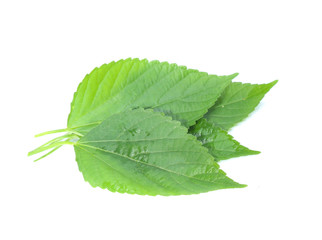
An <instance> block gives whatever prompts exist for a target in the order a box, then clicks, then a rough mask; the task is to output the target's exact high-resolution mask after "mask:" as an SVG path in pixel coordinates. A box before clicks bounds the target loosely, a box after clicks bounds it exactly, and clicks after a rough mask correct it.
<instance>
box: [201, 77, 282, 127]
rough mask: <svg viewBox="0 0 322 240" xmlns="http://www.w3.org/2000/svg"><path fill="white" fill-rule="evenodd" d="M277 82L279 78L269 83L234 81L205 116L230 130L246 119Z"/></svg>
mask: <svg viewBox="0 0 322 240" xmlns="http://www.w3.org/2000/svg"><path fill="white" fill-rule="evenodd" d="M276 83H277V80H276V81H273V82H271V83H268V84H249V83H240V82H233V83H231V84H230V85H229V86H228V87H227V88H226V89H225V91H224V92H223V93H222V94H221V96H220V98H219V99H218V101H217V102H216V104H215V105H214V106H213V107H212V108H210V109H209V111H208V113H207V114H206V115H205V116H204V118H205V119H207V120H208V121H209V122H211V123H214V124H216V125H217V126H219V127H221V128H223V129H225V130H229V129H230V128H231V127H233V126H234V125H236V124H237V123H239V122H240V121H242V120H243V119H245V118H246V117H247V116H248V115H249V114H250V113H251V112H252V111H253V110H254V109H255V107H256V106H257V105H258V104H259V102H260V101H261V100H262V98H263V97H264V96H265V94H266V93H267V92H268V91H269V90H270V89H271V88H272V87H273V86H274V85H275V84H276Z"/></svg>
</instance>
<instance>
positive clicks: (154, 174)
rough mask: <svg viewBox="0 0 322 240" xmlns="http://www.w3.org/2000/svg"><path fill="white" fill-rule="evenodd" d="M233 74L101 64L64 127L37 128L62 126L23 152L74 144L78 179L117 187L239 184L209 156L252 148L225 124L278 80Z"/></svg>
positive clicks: (189, 190) (168, 191)
mask: <svg viewBox="0 0 322 240" xmlns="http://www.w3.org/2000/svg"><path fill="white" fill-rule="evenodd" d="M236 75H237V74H233V75H229V76H217V75H209V74H207V73H203V72H199V71H197V70H192V69H187V68H186V67H182V66H177V65H176V64H169V63H166V62H162V63H160V62H159V61H152V62H149V61H147V60H139V59H126V60H120V61H118V62H111V63H109V64H104V65H102V66H101V67H99V68H95V69H94V70H93V71H92V72H91V73H90V74H88V75H86V77H85V78H84V80H83V81H82V82H81V84H80V85H79V86H78V89H77V92H76V93H75V94H74V98H73V102H72V104H71V112H70V114H69V117H68V124H67V125H68V127H67V128H66V129H59V130H54V131H49V132H45V133H42V134H40V135H38V136H42V135H45V134H50V133H57V132H66V134H64V135H63V136H60V137H57V138H54V139H52V140H50V141H49V142H47V143H46V144H44V145H42V146H40V147H38V148H37V149H35V150H33V151H31V152H30V153H29V155H33V154H37V153H40V152H43V151H47V150H49V152H48V153H47V154H45V155H44V156H43V157H45V156H47V155H49V154H50V153H52V152H54V151H55V150H57V149H58V148H60V147H61V146H62V145H64V144H71V145H74V148H75V152H76V160H77V163H78V166H79V169H80V171H81V172H82V173H83V176H84V178H85V180H86V181H88V182H89V183H90V184H91V185H92V186H94V187H96V186H98V187H101V188H107V189H109V190H111V191H117V192H121V193H124V192H126V193H135V194H141V195H166V196H168V195H180V194H194V193H201V192H207V191H211V190H216V189H222V188H238V187H244V186H245V185H241V184H238V183H236V182H234V181H233V180H231V179H230V178H228V177H227V176H226V174H225V173H224V172H223V171H221V170H220V169H219V166H218V165H217V163H215V161H219V160H224V159H229V158H232V157H238V156H246V155H252V154H258V153H259V152H258V151H253V150H250V149H248V148H246V147H244V146H242V145H241V144H240V143H238V142H237V141H236V140H234V139H233V137H232V136H231V135H229V134H228V132H227V131H228V130H229V129H230V128H231V127H233V126H234V125H235V124H237V123H238V122H240V121H242V120H243V119H245V118H246V117H247V116H248V115H249V114H250V113H251V112H252V111H253V110H254V109H255V107H256V106H257V105H258V104H259V102H260V101H261V99H262V98H263V97H264V95H265V94H266V93H267V92H268V91H269V90H270V89H271V88H272V87H273V86H274V85H275V84H276V82H277V81H274V82H271V83H269V84H261V85H257V84H243V83H238V82H234V83H231V80H232V79H233V78H234V77H235V76H236ZM165 115H166V116H165ZM196 122H197V123H196ZM187 128H189V133H187V131H188V129H187ZM193 135H194V136H193ZM198 140H199V141H198ZM43 157H40V158H39V159H41V158H43Z"/></svg>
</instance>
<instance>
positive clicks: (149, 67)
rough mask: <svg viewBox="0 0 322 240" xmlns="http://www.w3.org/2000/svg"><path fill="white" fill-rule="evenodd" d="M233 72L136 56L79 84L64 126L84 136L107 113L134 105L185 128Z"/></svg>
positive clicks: (97, 70)
mask: <svg viewBox="0 0 322 240" xmlns="http://www.w3.org/2000/svg"><path fill="white" fill-rule="evenodd" d="M236 75H237V74H233V75H230V76H216V75H208V74H207V73H204V72H199V71H197V70H192V69H187V68H186V67H183V66H178V65H176V64H169V63H167V62H162V63H161V62H159V61H151V62H149V61H147V60H139V59H126V60H120V61H118V62H111V63H109V64H104V65H102V66H101V67H99V68H95V69H94V70H93V71H92V72H91V73H90V74H88V75H86V76H85V78H84V80H83V81H82V83H81V84H80V85H79V86H78V89H77V92H76V93H75V94H74V99H73V102H72V104H71V112H70V115H69V118H68V128H70V129H77V131H78V132H79V133H82V134H85V133H87V132H88V131H89V130H90V129H91V128H93V127H94V126H95V125H97V124H99V123H100V122H102V121H103V120H104V119H106V118H107V117H109V116H111V115H113V114H115V113H119V112H121V111H124V110H127V109H133V108H136V107H143V108H152V109H154V110H155V111H159V112H163V113H165V114H166V115H168V116H171V117H172V118H173V119H175V120H178V121H180V122H181V123H182V124H183V125H184V126H186V127H190V126H192V125H193V124H195V122H196V121H197V120H198V119H200V118H201V117H202V116H203V115H204V114H205V113H206V112H207V111H208V109H209V108H210V107H211V106H213V105H214V103H215V101H216V100H217V98H218V97H219V96H220V94H221V93H222V91H223V90H224V89H225V88H226V87H227V86H228V85H229V83H230V82H231V80H232V79H233V78H234V77H235V76H236Z"/></svg>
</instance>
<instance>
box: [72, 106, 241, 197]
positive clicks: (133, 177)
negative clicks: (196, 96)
mask: <svg viewBox="0 0 322 240" xmlns="http://www.w3.org/2000/svg"><path fill="white" fill-rule="evenodd" d="M75 151H76V160H77V163H78V165H79V169H80V171H81V172H82V173H83V175H84V178H85V180H86V181H88V182H89V183H90V184H91V185H92V186H94V187H96V186H99V187H101V188H107V189H109V190H110V191H113V192H114V191H117V192H121V193H124V192H126V193H136V194H141V195H180V194H194V193H201V192H208V191H211V190H216V189H222V188H238V187H244V185H240V184H238V183H236V182H234V181H232V180H231V179H230V178H228V177H227V176H226V174H225V173H224V172H223V171H221V170H219V166H218V165H217V164H216V163H215V162H214V160H213V157H212V156H211V155H210V154H208V152H207V150H206V148H204V147H202V146H201V144H200V142H198V141H197V140H196V139H195V137H193V136H192V135H190V134H187V129H186V128H184V127H183V126H181V125H180V123H179V122H177V121H173V120H171V118H169V117H165V116H163V115H162V114H161V113H156V112H153V111H152V110H143V109H135V110H128V111H125V112H122V113H119V114H115V115H112V116H110V117H108V118H107V119H106V120H105V121H104V122H102V123H101V124H100V125H99V126H97V127H95V128H93V129H92V130H91V131H90V132H89V133H88V134H87V135H86V136H84V137H83V138H81V139H80V140H79V142H77V143H76V144H75Z"/></svg>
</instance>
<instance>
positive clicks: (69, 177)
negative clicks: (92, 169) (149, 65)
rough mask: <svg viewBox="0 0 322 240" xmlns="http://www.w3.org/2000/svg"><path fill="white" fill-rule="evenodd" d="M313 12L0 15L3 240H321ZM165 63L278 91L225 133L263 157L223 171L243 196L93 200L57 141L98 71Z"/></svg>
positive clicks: (170, 4) (263, 5) (10, 10)
mask: <svg viewBox="0 0 322 240" xmlns="http://www.w3.org/2000/svg"><path fill="white" fill-rule="evenodd" d="M319 3H321V1H310V0H305V1H296V0H293V1H283V0H279V1H272V0H270V1H260V0H257V1H201V0H199V1H187V0H186V1H165V0H163V1H151V0H150V1H138V0H136V1H116V0H115V1H93V0H91V1H79V0H78V1H66V0H64V1H57V0H56V1H31V0H29V1H9V0H7V1H3V0H2V1H1V2H0V26H1V29H0V82H1V85H0V104H1V118H0V123H1V124H0V128H1V138H0V141H1V162H0V164H1V166H0V184H1V188H0V195H1V197H0V221H1V223H0V239H3V240H11V239H19V240H20V239H35V240H36V239H99V240H100V239H204V240H206V239H220V240H225V239H234V240H235V239H247V240H249V239H256V240H257V239H283V240H284V239H310V240H315V239H322V233H321V231H322V230H321V223H322V219H321V216H322V210H321V202H322V197H321V184H322V174H321V169H322V164H321V162H322V157H321V149H322V145H321V143H322V141H321V133H322V131H321V123H322V118H321V110H322V108H321V104H322V100H321V86H322V85H321V82H322V79H321V66H322V64H321V63H322V61H321V56H322V49H321V44H322V37H321V23H322V17H321V6H319ZM127 57H138V58H147V59H149V60H154V59H157V60H161V61H169V62H171V63H177V64H179V65H186V66H188V67H189V68H195V69H199V70H202V71H206V72H209V73H213V74H218V75H220V74H231V73H234V72H239V73H240V75H239V76H238V77H237V79H236V81H242V82H251V83H268V82H270V81H273V80H275V79H279V83H278V84H277V85H276V86H275V87H274V88H273V89H272V90H271V91H270V92H269V94H268V95H267V96H266V97H265V99H264V100H263V102H262V104H261V105H260V106H259V108H258V109H257V111H256V112H255V113H254V114H252V115H251V117H250V118H248V119H247V120H246V121H244V122H243V123H242V124H239V125H238V126H237V127H235V128H234V129H233V130H232V132H231V133H232V135H234V136H235V138H236V139H237V140H239V141H240V142H241V143H242V144H244V145H246V146H248V147H250V148H252V149H256V150H261V151H262V153H261V154H260V155H256V156H248V157H242V158H236V159H232V160H228V161H224V162H222V163H221V164H220V165H221V167H222V168H223V169H224V170H225V171H226V172H227V173H228V175H229V176H230V177H232V178H233V179H235V180H236V181H239V182H241V183H246V184H248V185H249V186H248V187H247V188H244V189H232V190H220V191H214V192H210V193H205V194H200V195H193V196H178V197H146V196H136V195H127V194H117V193H111V192H109V191H107V190H102V189H99V188H95V189H94V188H92V187H90V185H89V184H88V183H85V182H84V181H83V177H82V175H81V173H80V172H79V171H78V168H77V164H76V162H75V157H74V152H73V149H72V147H70V146H66V147H65V146H64V147H63V148H61V149H60V150H59V151H57V152H56V153H54V154H52V155H51V156H50V157H48V158H45V159H43V160H41V161H39V162H37V163H34V162H33V161H32V160H33V158H28V157H27V156H26V155H27V152H28V151H29V150H31V149H32V148H34V147H36V146H38V145H39V144H41V143H43V142H45V140H47V139H50V138H51V137H52V136H49V137H48V138H46V137H43V138H42V139H35V138H33V135H34V134H36V133H38V132H42V131H46V130H52V129H57V128H65V127H66V120H67V115H68V113H69V107H70V102H71V100H72V96H73V92H74V91H75V90H76V87H77V85H78V83H79V82H80V81H81V80H82V79H83V77H84V76H85V74H86V73H88V72H90V71H91V70H92V69H93V68H94V67H96V66H99V65H101V64H103V63H108V62H110V61H112V60H118V59H121V58H127Z"/></svg>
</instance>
